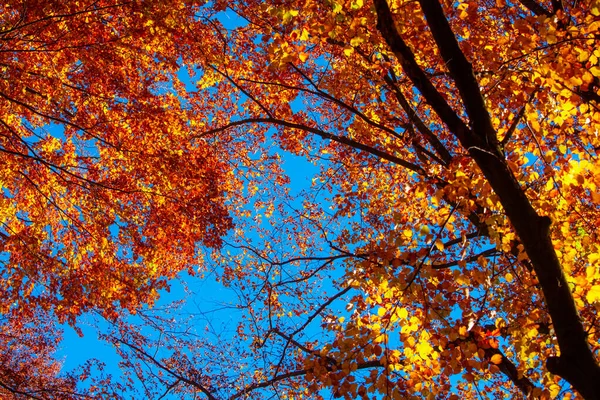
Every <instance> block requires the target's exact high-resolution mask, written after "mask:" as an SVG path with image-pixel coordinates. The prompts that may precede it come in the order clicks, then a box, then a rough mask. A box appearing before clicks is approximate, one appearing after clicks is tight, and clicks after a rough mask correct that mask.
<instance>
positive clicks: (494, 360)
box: [490, 354, 502, 365]
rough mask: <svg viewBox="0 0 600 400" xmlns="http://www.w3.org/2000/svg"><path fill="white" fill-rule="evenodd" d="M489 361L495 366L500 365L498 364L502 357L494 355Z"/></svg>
mask: <svg viewBox="0 0 600 400" xmlns="http://www.w3.org/2000/svg"><path fill="white" fill-rule="evenodd" d="M490 361H491V362H492V363H493V364H496V365H498V364H500V363H501V362H502V355H500V354H494V355H493V356H492V358H491V359H490Z"/></svg>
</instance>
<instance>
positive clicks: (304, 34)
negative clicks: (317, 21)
mask: <svg viewBox="0 0 600 400" xmlns="http://www.w3.org/2000/svg"><path fill="white" fill-rule="evenodd" d="M300 40H308V31H307V30H306V29H304V28H302V33H301V34H300Z"/></svg>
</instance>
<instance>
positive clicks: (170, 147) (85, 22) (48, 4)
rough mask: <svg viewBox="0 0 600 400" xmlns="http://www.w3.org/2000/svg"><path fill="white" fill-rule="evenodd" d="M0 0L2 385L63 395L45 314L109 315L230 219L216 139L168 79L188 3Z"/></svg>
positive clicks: (190, 16)
mask: <svg viewBox="0 0 600 400" xmlns="http://www.w3.org/2000/svg"><path fill="white" fill-rule="evenodd" d="M0 10H1V11H0V38H1V41H0V48H1V53H0V67H1V70H2V78H1V80H0V166H1V167H0V185H1V188H2V190H1V192H0V251H1V252H2V253H1V256H0V260H1V263H2V272H1V274H0V312H1V313H2V316H3V320H5V321H6V326H5V325H2V328H0V329H1V330H0V341H1V343H2V347H1V348H2V355H1V356H0V357H1V358H2V360H3V362H2V371H1V372H0V374H1V375H0V388H1V389H0V390H2V393H3V395H2V396H6V395H7V393H13V394H15V396H17V397H19V396H29V397H32V398H35V397H36V396H37V397H39V398H49V397H48V396H49V394H48V391H50V390H51V389H52V391H54V392H56V391H58V392H57V393H58V395H56V396H57V397H56V396H55V397H56V398H66V393H71V392H73V391H74V386H73V381H72V380H69V379H63V380H62V381H60V380H59V378H57V377H56V376H58V371H59V367H60V365H59V364H56V362H54V363H52V362H51V360H50V359H49V357H50V356H51V355H52V351H53V350H54V349H56V343H57V342H58V340H59V339H58V338H59V337H60V332H59V331H58V330H57V329H56V328H57V325H58V323H59V322H60V323H64V322H68V323H69V324H71V325H74V326H76V321H77V318H78V316H80V315H81V314H82V313H84V312H98V313H101V314H102V315H104V316H105V317H106V318H107V319H108V320H114V319H115V318H117V317H118V315H119V314H120V313H121V312H122V310H135V309H136V308H137V307H139V306H140V305H141V304H151V303H152V302H153V301H154V300H155V299H156V297H157V293H158V290H160V289H161V288H164V287H165V284H166V280H167V279H169V278H171V277H173V276H175V275H176V274H177V273H178V272H180V271H182V270H189V271H190V272H193V271H195V270H196V269H197V264H198V263H199V262H200V260H199V258H198V257H197V246H199V245H203V246H208V247H211V246H218V245H219V244H220V237H221V236H222V235H223V233H224V232H226V231H227V230H228V229H229V228H230V227H231V220H230V218H229V216H228V211H227V209H226V207H225V204H224V193H225V191H226V190H227V185H226V184H225V183H224V182H225V181H226V179H225V176H226V174H227V173H228V171H229V167H228V166H227V165H226V164H225V163H224V160H222V159H220V158H219V156H218V149H217V146H206V145H204V144H203V143H202V141H201V140H196V141H194V142H192V141H190V140H189V138H190V137H191V136H192V135H193V134H194V132H195V130H196V128H195V127H194V126H195V125H196V124H198V123H199V121H201V120H202V119H203V118H204V117H203V116H201V115H200V114H197V113H199V112H201V111H200V109H199V108H196V109H195V110H194V111H193V112H192V111H190V110H189V109H187V108H186V106H185V103H186V99H185V97H184V96H183V95H184V91H183V90H179V89H180V88H181V87H182V86H183V84H182V83H181V82H180V81H179V79H178V75H177V74H178V73H180V66H179V63H181V62H182V57H183V56H182V52H183V51H184V50H185V43H183V42H180V41H179V39H178V36H177V31H178V29H179V26H180V25H189V26H190V27H192V26H194V30H195V31H196V32H197V33H200V32H201V31H202V30H203V29H205V28H203V23H202V22H201V21H200V20H199V19H198V18H196V17H199V15H196V14H195V13H194V6H193V4H184V3H171V4H164V3H163V2H161V1H156V2H153V1H143V2H123V3H121V2H117V1H110V0H109V1H85V0H84V1H77V2H75V1H65V2H62V1H35V0H32V1H29V0H25V1H7V2H4V3H3V4H2V5H1V6H0ZM207 32H209V33H210V32H213V30H212V29H208V30H207ZM204 40H205V42H204V43H205V45H209V43H210V39H209V35H208V34H207V35H204ZM42 320H43V321H45V322H44V324H42ZM52 325H54V328H52V329H42V327H43V326H51V327H52ZM34 328H35V329H34ZM10 332H13V333H12V334H11V333H10ZM20 335H21V336H23V337H25V338H27V340H21V339H19V337H20ZM36 335H42V336H40V337H37V338H36ZM44 335H45V336H44ZM15 343H20V344H18V345H15ZM15 346H17V347H15ZM19 346H23V348H24V349H28V350H19V348H18V347H19ZM27 352H30V353H34V354H37V356H33V355H32V354H29V355H25V354H26V353H27ZM18 354H22V356H21V359H19V356H18ZM13 357H14V359H13V360H12V361H6V362H5V360H10V359H12V358H13ZM32 357H33V358H35V360H34V359H33V358H32ZM36 357H37V358H36ZM11 368H12V370H11V371H12V372H10V371H8V370H9V369H11ZM34 372H35V373H34ZM36 374H39V375H40V376H41V377H40V382H41V383H40V382H35V381H34V376H37V375H36ZM55 375H56V376H55ZM24 382H25V383H26V382H28V383H29V385H33V386H32V387H29V388H26V389H22V383H23V384H24ZM62 384H64V385H63V387H62V389H61V390H62V391H61V390H59V389H60V386H61V385H62ZM44 390H46V392H44ZM44 393H45V394H44Z"/></svg>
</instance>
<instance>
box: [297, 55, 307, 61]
mask: <svg viewBox="0 0 600 400" xmlns="http://www.w3.org/2000/svg"><path fill="white" fill-rule="evenodd" d="M298 58H299V59H300V61H302V62H304V61H306V60H307V59H308V54H306V53H300V54H298Z"/></svg>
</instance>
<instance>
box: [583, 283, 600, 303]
mask: <svg viewBox="0 0 600 400" xmlns="http://www.w3.org/2000/svg"><path fill="white" fill-rule="evenodd" d="M585 298H586V299H587V301H588V302H589V303H593V302H595V301H597V300H600V285H594V286H592V288H591V289H590V290H589V292H588V293H587V296H585Z"/></svg>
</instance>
